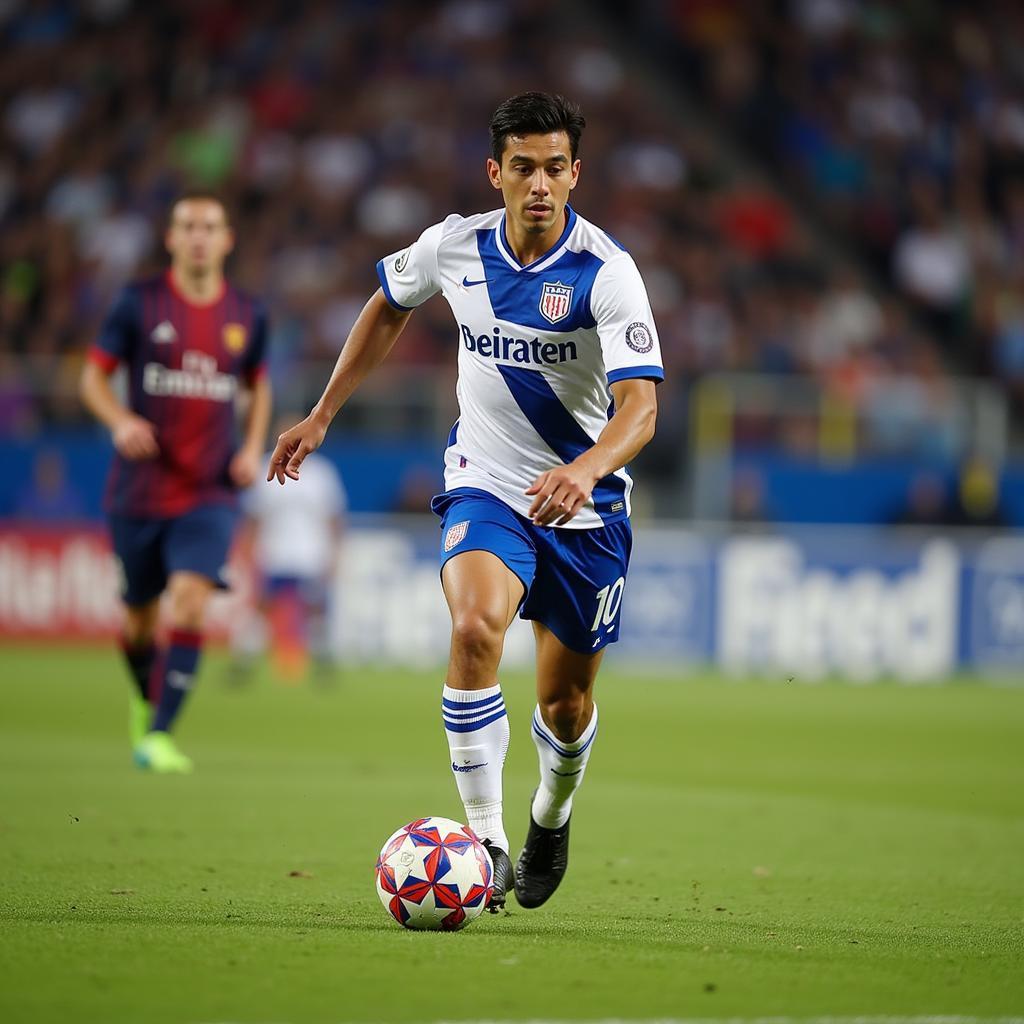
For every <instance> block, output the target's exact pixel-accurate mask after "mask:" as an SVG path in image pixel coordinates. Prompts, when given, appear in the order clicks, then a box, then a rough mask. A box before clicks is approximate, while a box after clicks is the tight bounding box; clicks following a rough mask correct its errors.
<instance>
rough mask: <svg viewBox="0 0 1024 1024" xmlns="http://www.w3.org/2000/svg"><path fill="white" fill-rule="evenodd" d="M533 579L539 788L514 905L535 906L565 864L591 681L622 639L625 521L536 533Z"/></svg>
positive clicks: (594, 719) (588, 736) (589, 717)
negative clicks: (605, 655) (607, 650)
mask: <svg viewBox="0 0 1024 1024" xmlns="http://www.w3.org/2000/svg"><path fill="white" fill-rule="evenodd" d="M538 534H539V535H538V538H537V547H538V564H537V575H536V578H535V580H534V585H533V587H532V588H531V591H530V597H529V600H528V601H527V604H526V606H525V607H524V609H523V614H524V616H526V617H527V618H530V619H533V620H534V634H535V637H536V641H537V707H536V709H535V711H534V715H533V722H532V724H531V733H532V736H533V741H534V745H535V746H536V748H537V759H538V763H539V768H540V779H539V782H538V785H537V789H536V791H535V792H534V795H533V799H532V801H531V806H530V825H529V829H528V831H527V836H526V841H525V842H524V844H523V849H522V852H521V853H520V856H519V860H518V861H517V863H516V872H515V888H516V899H517V900H518V901H519V904H520V905H521V906H523V907H539V906H540V905H541V904H542V903H544V902H545V901H546V900H547V899H548V898H549V897H550V896H551V894H552V893H553V892H554V891H555V890H556V889H557V888H558V886H559V884H560V883H561V881H562V878H563V876H564V875H565V871H566V868H567V867H568V863H569V822H570V816H571V814H572V804H573V796H574V794H575V793H576V791H577V789H578V788H579V786H580V784H581V783H582V781H583V777H584V775H585V773H586V769H587V764H588V762H589V760H590V755H591V753H592V752H593V748H594V738H595V736H596V735H597V723H598V715H597V705H596V704H595V703H594V680H595V678H596V676H597V670H598V668H599V666H600V664H601V658H602V655H603V650H604V648H605V646H607V645H608V644H609V643H614V642H615V640H616V639H617V638H618V626H619V612H620V609H621V604H622V591H623V587H624V586H625V577H626V569H627V566H628V564H629V554H630V549H631V547H632V534H631V531H630V527H629V523H628V521H623V522H620V523H615V524H612V525H611V526H606V527H602V528H599V529H596V530H580V531H569V530H546V531H538Z"/></svg>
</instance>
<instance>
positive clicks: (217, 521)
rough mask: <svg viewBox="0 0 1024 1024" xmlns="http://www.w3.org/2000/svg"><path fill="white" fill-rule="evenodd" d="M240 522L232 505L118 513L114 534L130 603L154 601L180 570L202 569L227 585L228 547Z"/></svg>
mask: <svg viewBox="0 0 1024 1024" xmlns="http://www.w3.org/2000/svg"><path fill="white" fill-rule="evenodd" d="M237 521H238V512H237V511H236V510H235V509H234V508H233V507H231V506H230V505H200V506H198V507H197V508H194V509H190V510H189V511H188V512H185V513H183V514H182V515H180V516H174V517H173V518H170V519H142V518H139V517H137V516H121V515H112V516H111V517H110V536H111V539H112V541H113V544H114V554H115V555H117V560H118V562H119V563H120V567H121V596H122V597H123V598H124V602H125V604H127V605H130V606H132V607H138V606H139V605H144V604H149V602H150V601H152V600H153V599H154V598H156V597H159V596H160V594H161V593H162V592H163V589H164V587H166V586H167V580H168V579H169V578H170V575H171V573H174V572H195V573H199V575H200V576H206V577H208V578H209V579H211V580H213V582H214V583H215V584H217V586H218V587H227V585H228V584H227V577H226V575H225V573H226V569H227V561H228V551H229V549H230V548H231V538H232V537H233V535H234V532H235V524H236V523H237Z"/></svg>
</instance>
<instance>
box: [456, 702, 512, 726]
mask: <svg viewBox="0 0 1024 1024" xmlns="http://www.w3.org/2000/svg"><path fill="white" fill-rule="evenodd" d="M503 714H505V705H504V704H500V705H498V706H496V707H493V708H486V709H485V710H483V711H480V712H477V713H474V714H471V715H453V714H450V713H449V712H447V711H445V710H443V709H442V711H441V717H442V718H443V719H444V720H445V721H446V722H451V723H452V725H468V724H470V723H471V722H479V721H480V720H481V719H482V718H490V716H491V715H503Z"/></svg>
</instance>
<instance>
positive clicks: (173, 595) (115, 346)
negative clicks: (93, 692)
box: [81, 194, 271, 772]
mask: <svg viewBox="0 0 1024 1024" xmlns="http://www.w3.org/2000/svg"><path fill="white" fill-rule="evenodd" d="M165 243H166V246H167V250H168V252H169V253H170V255H171V267H170V269H169V270H168V271H167V272H166V273H165V274H163V275H161V276H160V277H157V278H154V279H152V280H147V281H141V282H138V283H135V284H132V285H129V286H128V287H127V288H125V289H124V290H123V291H122V292H121V294H120V295H119V296H118V298H117V299H116V301H115V302H114V304H113V306H112V308H111V310H110V312H109V314H108V316H107V319H106V322H105V323H104V325H103V328H102V330H101V332H100V336H99V339H98V340H97V342H96V343H95V345H94V346H93V347H92V349H91V350H90V352H89V360H88V362H87V364H86V367H85V369H84V371H83V373H82V381H81V394H82V399H83V401H84V403H85V405H86V406H87V408H88V409H89V410H90V412H92V413H93V415H94V416H95V417H96V418H97V419H98V420H99V421H100V422H101V423H103V424H104V425H105V426H107V427H108V428H109V429H110V432H111V435H112V437H113V441H114V447H115V449H116V453H115V456H114V462H113V466H112V467H111V472H110V477H109V480H108V484H107V511H108V514H109V523H110V532H111V536H112V539H113V545H114V552H115V554H116V555H117V557H118V559H119V561H120V564H121V569H122V572H123V588H124V589H123V594H122V596H123V599H124V604H125V625H124V635H123V637H122V650H123V652H124V656H125V660H126V661H127V663H128V668H129V670H130V672H131V675H132V678H133V679H134V681H135V685H136V687H137V690H138V693H137V694H133V696H132V701H131V740H132V747H133V750H134V756H135V760H136V763H137V764H139V765H140V766H141V767H144V768H149V769H151V770H152V771H156V772H187V771H191V769H192V762H191V761H190V760H189V758H187V757H186V756H185V755H184V754H182V753H181V752H180V751H179V750H178V749H177V747H176V745H175V744H174V742H173V741H172V740H171V737H170V730H171V727H172V725H173V723H174V720H175V718H176V717H177V715H178V712H179V710H180V709H181V705H182V702H183V701H184V699H185V696H186V694H187V692H188V690H189V689H190V687H191V686H192V683H193V679H194V677H195V673H196V667H197V665H198V661H199V652H200V647H201V645H202V628H203V621H204V615H205V612H206V606H207V603H208V600H209V597H210V594H211V593H212V592H213V590H214V589H215V588H217V587H224V586H226V580H225V578H224V568H225V564H226V562H227V556H228V548H229V547H230V544H231V537H232V533H233V531H234V528H235V523H236V518H237V515H238V513H237V492H238V490H239V489H241V488H244V487H247V486H249V484H251V483H252V482H253V480H254V479H255V478H256V476H257V475H258V473H259V466H260V459H261V454H262V452H263V444H264V440H265V438H266V434H267V425H268V422H269V419H270V405H271V397H270V385H269V382H268V381H267V378H266V376H265V374H264V351H265V348H266V339H267V317H266V313H265V311H264V309H263V307H262V305H261V304H260V303H259V302H257V301H256V300H254V299H252V298H250V297H249V296H247V295H245V294H243V293H242V292H240V291H238V290H237V289H236V288H234V287H232V286H231V285H229V284H228V283H227V281H226V280H225V278H224V260H225V259H226V257H227V255H228V253H229V252H230V251H231V248H232V246H233V244H234V236H233V234H232V231H231V227H230V225H229V224H228V221H227V214H226V212H225V209H224V206H223V205H222V204H221V203H220V201H219V200H217V199H215V198H213V197H211V196H206V195H198V194H197V195H189V196H186V197H184V198H182V199H180V200H179V201H178V202H177V203H176V204H175V205H174V208H173V210H172V212H171V220H170V225H169V227H168V229H167V233H166V237H165ZM121 363H124V364H125V365H126V366H127V369H128V405H127V406H125V405H124V404H122V402H121V401H120V400H119V399H118V398H117V396H116V395H115V394H114V391H113V389H112V388H111V386H110V381H109V377H110V374H111V373H113V371H114V370H115V369H116V368H117V366H118V365H119V364H121ZM240 383H241V385H242V387H243V388H244V389H246V390H247V391H248V392H250V395H249V398H250V401H249V403H248V409H247V413H246V417H245V427H244V436H243V438H242V441H241V445H239V443H238V437H237V429H236V424H235V398H236V395H237V393H238V391H239V384H240ZM165 590H166V591H167V594H168V598H169V601H168V605H169V609H168V610H169V617H170V622H169V625H170V634H169V637H168V642H167V645H166V647H165V648H164V649H163V650H161V651H159V652H158V650H157V645H156V629H157V618H158V608H159V599H160V595H161V594H162V593H163V592H164V591H165Z"/></svg>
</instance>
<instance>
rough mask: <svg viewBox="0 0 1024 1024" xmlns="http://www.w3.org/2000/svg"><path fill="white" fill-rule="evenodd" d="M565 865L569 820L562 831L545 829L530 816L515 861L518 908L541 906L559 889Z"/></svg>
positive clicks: (566, 863) (567, 859) (567, 860)
mask: <svg viewBox="0 0 1024 1024" xmlns="http://www.w3.org/2000/svg"><path fill="white" fill-rule="evenodd" d="M531 806H532V801H531ZM570 820H571V819H570ZM568 866H569V820H566V823H565V824H564V825H563V826H562V827H561V828H544V827H543V826H541V825H538V824H537V822H535V821H534V820H533V814H532V813H531V814H530V829H529V831H528V832H527V833H526V842H524V843H523V850H522V853H520V854H519V859H518V860H517V861H516V873H515V890H516V900H517V901H518V902H519V906H521V907H526V908H528V909H532V908H534V907H539V906H540V905H541V904H542V903H544V902H545V901H546V900H547V899H548V898H549V897H550V896H551V894H552V893H553V892H554V891H555V890H556V889H557V888H558V886H559V883H560V882H561V881H562V876H563V875H564V874H565V869H566V868H567V867H568Z"/></svg>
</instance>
